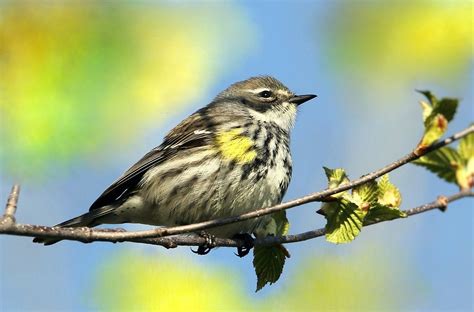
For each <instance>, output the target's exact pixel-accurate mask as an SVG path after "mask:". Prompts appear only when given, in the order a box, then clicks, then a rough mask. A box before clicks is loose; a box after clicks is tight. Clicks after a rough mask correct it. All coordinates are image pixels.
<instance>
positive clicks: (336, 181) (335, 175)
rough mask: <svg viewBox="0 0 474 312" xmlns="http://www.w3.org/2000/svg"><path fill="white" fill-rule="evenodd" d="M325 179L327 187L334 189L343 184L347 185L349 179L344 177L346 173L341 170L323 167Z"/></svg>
mask: <svg viewBox="0 0 474 312" xmlns="http://www.w3.org/2000/svg"><path fill="white" fill-rule="evenodd" d="M323 168H324V172H325V173H326V177H327V178H328V187H329V188H335V187H338V186H339V185H341V184H343V183H348V182H349V178H348V177H347V175H346V171H345V170H344V169H342V168H336V169H329V168H327V167H323Z"/></svg>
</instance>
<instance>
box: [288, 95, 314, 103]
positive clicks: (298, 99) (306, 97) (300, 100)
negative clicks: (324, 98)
mask: <svg viewBox="0 0 474 312" xmlns="http://www.w3.org/2000/svg"><path fill="white" fill-rule="evenodd" d="M315 97H317V95H314V94H306V95H295V96H294V97H292V98H290V101H289V102H290V103H294V104H296V105H300V104H303V103H304V102H307V101H309V100H311V99H314V98H315Z"/></svg>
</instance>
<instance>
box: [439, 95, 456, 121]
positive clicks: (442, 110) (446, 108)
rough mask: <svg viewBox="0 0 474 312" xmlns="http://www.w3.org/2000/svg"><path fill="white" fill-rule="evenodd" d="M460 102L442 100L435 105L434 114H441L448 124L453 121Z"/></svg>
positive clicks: (449, 99) (450, 99)
mask: <svg viewBox="0 0 474 312" xmlns="http://www.w3.org/2000/svg"><path fill="white" fill-rule="evenodd" d="M458 104H459V100H458V99H454V98H442V99H441V100H440V101H438V102H437V103H436V104H433V112H432V114H433V115H434V114H441V115H443V116H444V118H446V120H447V121H448V122H450V121H451V120H453V118H454V115H455V114H456V110H457V108H458Z"/></svg>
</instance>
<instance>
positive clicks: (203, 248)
mask: <svg viewBox="0 0 474 312" xmlns="http://www.w3.org/2000/svg"><path fill="white" fill-rule="evenodd" d="M211 249H212V248H210V247H207V246H199V247H198V249H197V250H193V249H192V248H191V251H192V252H194V253H195V254H198V255H200V256H204V255H207V254H208V253H209V252H210V251H211Z"/></svg>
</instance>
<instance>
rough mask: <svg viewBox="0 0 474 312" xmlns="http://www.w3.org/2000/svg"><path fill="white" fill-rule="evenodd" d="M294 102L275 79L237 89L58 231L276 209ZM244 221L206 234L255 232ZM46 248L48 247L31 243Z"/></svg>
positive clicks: (286, 171)
mask: <svg viewBox="0 0 474 312" xmlns="http://www.w3.org/2000/svg"><path fill="white" fill-rule="evenodd" d="M313 97H314V96H312V95H308V96H299V97H298V96H295V95H294V94H293V93H292V92H291V91H290V90H289V89H288V88H286V87H285V86H284V85H283V84H282V83H281V82H279V81H278V80H276V79H274V78H272V77H254V78H250V79H248V80H245V81H241V82H237V83H235V84H233V85H232V86H230V87H229V88H228V89H226V90H224V91H223V92H221V93H220V94H219V95H218V96H217V97H216V98H215V99H214V100H213V101H212V102H211V103H210V104H209V105H207V106H206V107H204V108H202V109H200V110H198V111H197V112H195V113H194V114H192V115H191V116H189V117H188V118H186V119H185V120H183V121H182V122H181V123H180V124H179V125H177V126H176V127H175V128H174V129H173V130H171V131H170V133H169V134H168V135H167V136H166V137H165V139H164V140H163V143H162V144H161V145H160V146H158V147H156V148H154V149H153V150H151V151H150V152H149V153H147V154H146V155H145V156H144V157H143V158H142V159H141V160H139V161H138V162H137V163H136V164H134V165H133V166H132V167H131V168H130V169H129V170H127V171H126V172H125V173H124V174H123V175H122V176H121V177H120V178H119V179H118V180H117V181H116V182H114V183H113V184H112V185H111V186H110V187H108V188H107V189H106V190H105V191H104V192H103V193H102V195H100V197H99V198H98V199H97V200H96V201H95V202H94V203H93V204H92V206H91V207H90V210H89V212H88V213H85V214H84V215H82V216H79V217H76V218H74V219H71V220H68V221H66V222H63V223H61V224H59V226H63V227H68V226H74V227H76V226H96V225H99V224H109V223H110V224H115V223H128V222H130V223H143V224H150V225H165V226H173V225H182V224H191V223H196V222H200V221H205V220H210V219H215V218H219V217H226V216H234V215H239V214H242V213H245V212H249V211H252V210H256V209H259V208H262V207H267V206H272V205H275V204H277V203H280V202H281V200H282V197H283V195H284V194H285V192H286V190H287V187H288V184H289V182H290V178H291V170H292V164H291V154H290V148H289V139H290V130H291V128H292V126H293V123H294V121H295V117H296V108H297V105H298V104H300V103H302V102H305V101H307V100H309V99H311V98H313ZM258 222H260V220H259V219H254V220H249V221H245V222H240V223H236V224H230V225H226V226H223V227H220V228H215V229H210V230H209V232H210V233H212V234H214V235H216V236H219V237H232V236H234V235H235V234H239V233H252V232H254V230H255V228H256V226H257V225H258ZM35 241H37V242H45V243H47V244H50V243H54V242H55V241H52V240H43V239H35Z"/></svg>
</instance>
